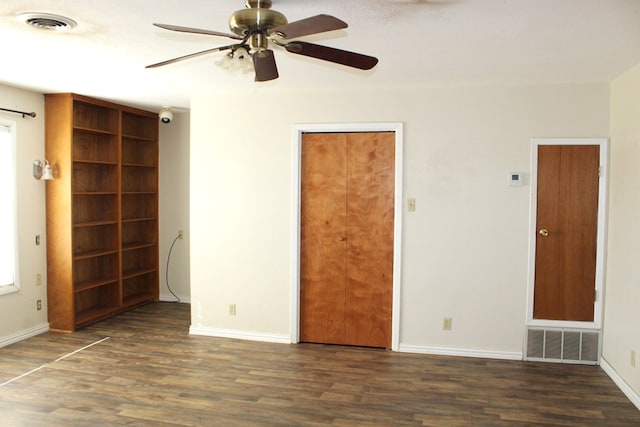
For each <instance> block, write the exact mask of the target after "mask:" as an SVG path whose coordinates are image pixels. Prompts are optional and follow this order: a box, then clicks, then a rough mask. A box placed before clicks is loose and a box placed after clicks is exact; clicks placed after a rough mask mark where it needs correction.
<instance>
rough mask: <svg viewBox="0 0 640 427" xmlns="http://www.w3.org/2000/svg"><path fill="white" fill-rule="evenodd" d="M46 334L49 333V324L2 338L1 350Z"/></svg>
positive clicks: (0, 341) (0, 340) (0, 342)
mask: <svg viewBox="0 0 640 427" xmlns="http://www.w3.org/2000/svg"><path fill="white" fill-rule="evenodd" d="M45 332H49V324H48V323H41V324H39V325H37V326H34V327H32V328H29V329H25V330H23V331H20V332H16V333H15V334H11V335H7V336H6V337H2V338H0V348H1V347H5V346H8V345H11V344H15V343H17V342H19V341H22V340H26V339H27V338H31V337H35V336H36V335H40V334H44V333H45Z"/></svg>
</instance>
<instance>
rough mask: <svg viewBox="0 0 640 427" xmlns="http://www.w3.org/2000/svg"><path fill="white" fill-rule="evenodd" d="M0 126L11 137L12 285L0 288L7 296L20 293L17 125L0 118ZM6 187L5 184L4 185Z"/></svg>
mask: <svg viewBox="0 0 640 427" xmlns="http://www.w3.org/2000/svg"><path fill="white" fill-rule="evenodd" d="M0 126H2V128H3V132H4V131H6V132H8V133H9V135H10V137H11V155H12V162H13V177H12V180H13V229H14V233H13V249H14V266H13V283H5V284H3V285H2V286H1V287H0V295H7V294H11V293H15V292H20V289H21V282H20V236H19V230H20V227H19V222H20V216H19V215H18V125H17V123H16V122H15V121H13V120H6V119H4V118H1V117H0ZM4 184H5V185H6V183H4Z"/></svg>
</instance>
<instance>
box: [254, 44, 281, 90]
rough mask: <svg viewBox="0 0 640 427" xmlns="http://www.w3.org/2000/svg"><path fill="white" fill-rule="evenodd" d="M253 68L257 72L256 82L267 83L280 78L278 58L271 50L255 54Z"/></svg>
mask: <svg viewBox="0 0 640 427" xmlns="http://www.w3.org/2000/svg"><path fill="white" fill-rule="evenodd" d="M253 67H254V68H255V70H256V79H255V80H256V81H257V82H266V81H268V80H275V79H277V78H278V67H277V66H276V58H275V56H273V51H272V50H271V49H266V50H260V51H258V52H256V53H254V54H253Z"/></svg>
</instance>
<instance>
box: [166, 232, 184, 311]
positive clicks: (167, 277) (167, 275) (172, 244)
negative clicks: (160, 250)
mask: <svg viewBox="0 0 640 427" xmlns="http://www.w3.org/2000/svg"><path fill="white" fill-rule="evenodd" d="M181 237H182V233H178V235H177V236H176V238H175V239H173V243H171V247H170V248H169V255H167V268H166V270H165V281H166V282H167V289H169V292H171V295H173V297H174V298H175V299H176V300H175V301H168V302H180V297H178V296H177V295H176V294H175V293H174V292H173V290H171V286H170V285H169V262H170V261H171V251H173V246H174V245H175V244H176V242H177V241H178V239H180V238H181Z"/></svg>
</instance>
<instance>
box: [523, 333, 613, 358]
mask: <svg viewBox="0 0 640 427" xmlns="http://www.w3.org/2000/svg"><path fill="white" fill-rule="evenodd" d="M599 356H600V332H599V331H593V330H588V331H587V330H578V329H551V328H529V329H528V330H527V354H526V357H525V359H526V360H535V361H545V362H561V363H580V364H589V365H597V364H598V363H599V358H600V357H599Z"/></svg>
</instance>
